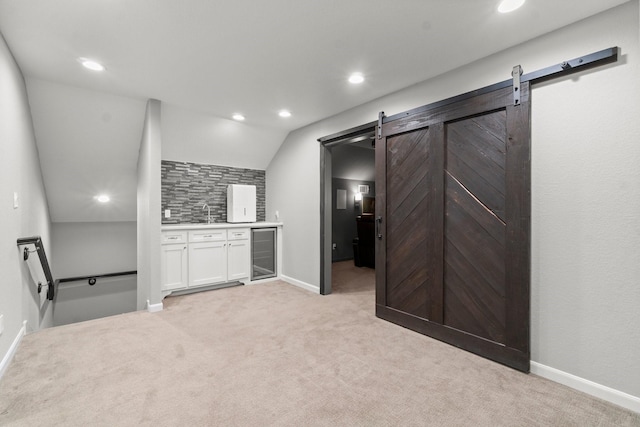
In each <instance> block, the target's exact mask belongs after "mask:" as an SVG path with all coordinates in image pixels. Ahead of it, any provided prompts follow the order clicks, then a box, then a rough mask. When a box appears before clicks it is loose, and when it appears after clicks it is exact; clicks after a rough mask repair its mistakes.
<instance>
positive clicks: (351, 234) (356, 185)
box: [318, 122, 377, 295]
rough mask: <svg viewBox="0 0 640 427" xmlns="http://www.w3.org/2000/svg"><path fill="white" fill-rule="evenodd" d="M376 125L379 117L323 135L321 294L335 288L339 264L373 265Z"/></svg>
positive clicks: (321, 168) (321, 171)
mask: <svg viewBox="0 0 640 427" xmlns="http://www.w3.org/2000/svg"><path fill="white" fill-rule="evenodd" d="M376 124H377V122H370V123H367V124H364V125H361V126H357V127H354V128H351V129H347V130H344V131H342V132H338V133H335V134H332V135H328V136H325V137H322V138H320V139H318V141H319V142H320V144H321V148H320V149H321V152H320V294H322V295H328V294H330V293H331V292H332V277H333V274H332V266H333V264H334V263H340V262H341V263H353V264H354V265H355V266H358V267H361V266H362V267H373V262H374V259H375V256H374V246H373V244H374V242H373V214H374V207H375V146H374V144H375V127H376ZM369 231H370V233H369ZM359 234H360V235H359ZM369 234H371V239H369ZM369 240H370V241H369Z"/></svg>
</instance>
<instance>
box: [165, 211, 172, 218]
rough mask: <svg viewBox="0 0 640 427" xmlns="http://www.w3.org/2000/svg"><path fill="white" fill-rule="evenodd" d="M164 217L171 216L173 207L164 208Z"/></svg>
mask: <svg viewBox="0 0 640 427" xmlns="http://www.w3.org/2000/svg"><path fill="white" fill-rule="evenodd" d="M164 217H165V218H171V209H165V210H164Z"/></svg>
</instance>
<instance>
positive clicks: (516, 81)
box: [511, 65, 522, 106]
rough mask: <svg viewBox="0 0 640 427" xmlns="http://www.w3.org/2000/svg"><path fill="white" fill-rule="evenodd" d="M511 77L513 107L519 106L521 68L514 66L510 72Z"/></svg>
mask: <svg viewBox="0 0 640 427" xmlns="http://www.w3.org/2000/svg"><path fill="white" fill-rule="evenodd" d="M511 75H512V76H513V105H515V106H517V105H520V76H521V75H522V67H521V66H519V65H516V66H515V67H513V71H511Z"/></svg>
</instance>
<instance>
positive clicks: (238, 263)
mask: <svg viewBox="0 0 640 427" xmlns="http://www.w3.org/2000/svg"><path fill="white" fill-rule="evenodd" d="M228 245H229V248H228V255H229V262H228V268H229V270H228V278H229V280H240V279H248V278H249V241H248V240H234V241H230V242H229V243H228Z"/></svg>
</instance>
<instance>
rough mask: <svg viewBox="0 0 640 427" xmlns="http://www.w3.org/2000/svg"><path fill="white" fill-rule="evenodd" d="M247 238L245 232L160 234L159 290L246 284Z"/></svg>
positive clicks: (206, 230) (207, 230) (211, 230)
mask: <svg viewBox="0 0 640 427" xmlns="http://www.w3.org/2000/svg"><path fill="white" fill-rule="evenodd" d="M249 234H250V229H249V228H228V229H227V228H203V229H194V230H190V231H163V232H162V238H161V242H162V259H161V264H162V265H161V269H162V274H161V280H162V285H161V289H162V290H163V291H174V290H180V289H186V288H196V287H199V286H208V285H216V284H220V283H225V282H233V281H244V280H249V276H250V251H251V248H250V243H249V242H250V239H249Z"/></svg>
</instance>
